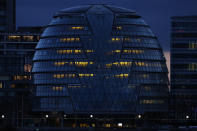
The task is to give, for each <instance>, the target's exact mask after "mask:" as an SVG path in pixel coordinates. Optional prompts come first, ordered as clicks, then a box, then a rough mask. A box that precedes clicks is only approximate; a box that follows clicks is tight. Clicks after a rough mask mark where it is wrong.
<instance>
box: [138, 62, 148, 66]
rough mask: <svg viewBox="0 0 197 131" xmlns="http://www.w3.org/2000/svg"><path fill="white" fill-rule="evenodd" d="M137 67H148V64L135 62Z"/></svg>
mask: <svg viewBox="0 0 197 131" xmlns="http://www.w3.org/2000/svg"><path fill="white" fill-rule="evenodd" d="M135 64H136V65H137V66H149V65H148V63H145V62H135Z"/></svg>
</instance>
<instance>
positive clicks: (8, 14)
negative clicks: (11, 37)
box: [0, 0, 16, 32]
mask: <svg viewBox="0 0 197 131" xmlns="http://www.w3.org/2000/svg"><path fill="white" fill-rule="evenodd" d="M15 17H16V3H15V0H0V32H14V31H15V28H16V18H15Z"/></svg>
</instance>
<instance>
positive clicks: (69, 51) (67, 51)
mask: <svg viewBox="0 0 197 131" xmlns="http://www.w3.org/2000/svg"><path fill="white" fill-rule="evenodd" d="M57 53H58V54H71V53H74V54H80V53H82V50H57Z"/></svg>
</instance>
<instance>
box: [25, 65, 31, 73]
mask: <svg viewBox="0 0 197 131" xmlns="http://www.w3.org/2000/svg"><path fill="white" fill-rule="evenodd" d="M31 69H32V65H30V64H26V65H24V71H25V72H31Z"/></svg>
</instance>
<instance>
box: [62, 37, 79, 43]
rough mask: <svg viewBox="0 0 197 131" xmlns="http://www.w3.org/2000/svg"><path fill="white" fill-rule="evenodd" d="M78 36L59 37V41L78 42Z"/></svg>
mask: <svg viewBox="0 0 197 131" xmlns="http://www.w3.org/2000/svg"><path fill="white" fill-rule="evenodd" d="M79 41H80V38H79V37H69V38H61V39H60V42H79Z"/></svg>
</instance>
